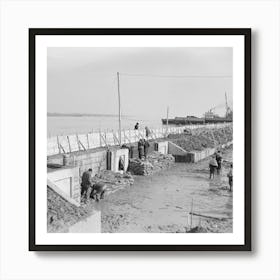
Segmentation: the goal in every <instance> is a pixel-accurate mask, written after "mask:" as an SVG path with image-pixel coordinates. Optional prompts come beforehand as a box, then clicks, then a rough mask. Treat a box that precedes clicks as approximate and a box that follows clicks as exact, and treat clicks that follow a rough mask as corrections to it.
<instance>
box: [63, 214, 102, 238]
mask: <svg viewBox="0 0 280 280" xmlns="http://www.w3.org/2000/svg"><path fill="white" fill-rule="evenodd" d="M68 232H70V233H101V211H100V210H95V211H94V213H93V215H91V216H90V217H88V218H86V219H84V220H82V221H80V222H78V223H76V224H74V225H72V226H70V227H69V229H68Z"/></svg>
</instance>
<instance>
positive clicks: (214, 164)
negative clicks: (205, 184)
mask: <svg viewBox="0 0 280 280" xmlns="http://www.w3.org/2000/svg"><path fill="white" fill-rule="evenodd" d="M217 167H218V163H217V161H216V157H215V155H213V156H212V158H211V160H210V162H209V170H210V179H211V178H212V177H213V179H214V174H215V169H216V168H217Z"/></svg>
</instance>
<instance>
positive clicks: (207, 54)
mask: <svg viewBox="0 0 280 280" xmlns="http://www.w3.org/2000/svg"><path fill="white" fill-rule="evenodd" d="M117 72H120V92H121V106H122V114H124V115H134V116H146V117H151V118H162V117H165V116H166V108H167V106H169V111H170V117H174V116H187V115H196V116H202V115H203V113H204V112H205V111H207V110H209V109H210V108H211V107H215V106H217V105H218V108H217V109H216V113H219V114H224V111H225V109H224V103H225V92H226V93H227V96H228V102H229V104H230V105H231V104H232V78H231V75H232V48H48V112H57V113H92V114H117V113H118V95H117ZM174 76H176V77H174ZM177 76H179V77H177ZM182 76H196V77H182ZM197 76H200V77H197ZM213 76H223V77H216V78H213ZM225 76H226V77H225ZM219 105H220V106H219Z"/></svg>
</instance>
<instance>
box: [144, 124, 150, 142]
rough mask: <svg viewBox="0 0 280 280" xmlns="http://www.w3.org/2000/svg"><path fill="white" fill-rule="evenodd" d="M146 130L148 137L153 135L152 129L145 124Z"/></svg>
mask: <svg viewBox="0 0 280 280" xmlns="http://www.w3.org/2000/svg"><path fill="white" fill-rule="evenodd" d="M145 131H146V138H147V139H148V138H149V136H150V135H151V130H150V129H149V128H148V127H147V126H145Z"/></svg>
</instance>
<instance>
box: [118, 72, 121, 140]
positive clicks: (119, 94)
mask: <svg viewBox="0 0 280 280" xmlns="http://www.w3.org/2000/svg"><path fill="white" fill-rule="evenodd" d="M117 78H118V101H119V141H120V146H121V145H122V124H121V93H120V73H119V72H117Z"/></svg>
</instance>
